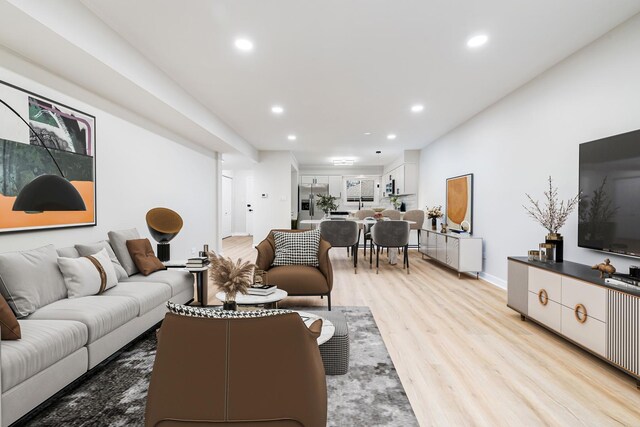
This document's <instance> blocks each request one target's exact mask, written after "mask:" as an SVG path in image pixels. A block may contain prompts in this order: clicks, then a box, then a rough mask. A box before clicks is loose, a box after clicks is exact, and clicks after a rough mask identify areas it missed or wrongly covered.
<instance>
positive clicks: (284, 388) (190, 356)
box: [145, 313, 327, 427]
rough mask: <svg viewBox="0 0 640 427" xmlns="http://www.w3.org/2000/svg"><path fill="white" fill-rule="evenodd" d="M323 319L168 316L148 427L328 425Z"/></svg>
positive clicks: (152, 385) (293, 315) (153, 377)
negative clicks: (306, 321) (320, 339)
mask: <svg viewBox="0 0 640 427" xmlns="http://www.w3.org/2000/svg"><path fill="white" fill-rule="evenodd" d="M321 328H322V321H321V320H320V321H316V322H314V323H313V324H312V325H311V326H310V327H309V328H307V327H306V326H305V324H304V323H303V322H302V319H301V318H300V316H299V315H298V314H297V313H287V314H280V315H275V316H268V317H257V318H235V319H211V318H202V317H190V316H182V315H178V314H173V313H167V315H166V316H165V319H164V322H163V323H162V328H161V329H160V331H159V334H158V351H157V353H156V359H155V363H154V365H153V372H152V374H151V382H150V384H149V394H148V397H147V408H146V414H145V425H146V426H147V427H187V426H193V427H204V426H233V427H263V426H264V427H268V426H272V427H280V426H282V427H321V426H322V427H324V426H325V425H326V423H327V384H326V377H325V372H324V366H323V364H322V358H321V356H320V351H319V349H318V343H317V338H318V336H319V335H320V330H321Z"/></svg>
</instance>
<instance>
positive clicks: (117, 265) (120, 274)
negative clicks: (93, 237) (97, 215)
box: [60, 240, 129, 281]
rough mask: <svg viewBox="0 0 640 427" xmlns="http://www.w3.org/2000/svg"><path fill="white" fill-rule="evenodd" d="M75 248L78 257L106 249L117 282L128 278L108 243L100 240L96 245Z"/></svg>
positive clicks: (83, 245)
mask: <svg viewBox="0 0 640 427" xmlns="http://www.w3.org/2000/svg"><path fill="white" fill-rule="evenodd" d="M75 248H76V250H77V251H78V254H80V256H87V255H92V254H95V253H98V252H100V250H101V249H106V250H107V253H108V254H109V259H111V262H112V263H113V268H114V269H115V270H116V275H117V276H118V281H120V280H122V279H125V278H127V277H129V275H128V274H127V272H126V271H124V268H122V264H120V261H118V257H117V256H116V253H115V252H114V251H113V248H112V247H111V245H110V244H109V242H107V241H106V240H101V241H99V242H96V243H86V244H77V245H76V246H75ZM60 256H63V255H60Z"/></svg>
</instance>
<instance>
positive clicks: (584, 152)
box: [578, 130, 640, 257]
mask: <svg viewBox="0 0 640 427" xmlns="http://www.w3.org/2000/svg"><path fill="white" fill-rule="evenodd" d="M580 190H581V191H582V199H581V201H580V205H579V208H578V217H579V220H578V246H580V247H583V248H589V249H597V250H601V251H606V252H613V253H618V254H623V255H630V256H636V257H640V130H637V131H633V132H628V133H624V134H620V135H615V136H611V137H609V138H604V139H599V140H596V141H592V142H587V143H584V144H580Z"/></svg>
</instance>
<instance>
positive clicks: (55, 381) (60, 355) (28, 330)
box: [0, 247, 194, 426]
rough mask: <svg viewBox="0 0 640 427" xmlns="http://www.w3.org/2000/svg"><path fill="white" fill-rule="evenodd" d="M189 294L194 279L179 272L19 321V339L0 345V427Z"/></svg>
mask: <svg viewBox="0 0 640 427" xmlns="http://www.w3.org/2000/svg"><path fill="white" fill-rule="evenodd" d="M57 251H58V254H59V255H60V256H65V257H78V256H80V254H79V253H78V252H77V251H76V249H75V247H67V248H61V249H58V250H57ZM34 268H37V266H34ZM193 288H194V280H193V275H192V274H191V273H189V272H187V271H184V270H164V271H157V272H155V273H152V274H150V275H149V276H146V277H145V276H142V275H141V274H134V275H132V276H130V277H128V278H124V279H122V280H121V281H119V282H118V285H117V286H115V287H113V288H111V289H108V290H107V291H106V292H104V293H103V294H101V295H95V296H86V297H80V298H73V299H68V298H63V299H60V300H57V301H55V302H53V303H50V304H47V305H45V306H43V307H40V308H38V309H37V310H36V311H35V312H34V313H32V314H30V315H29V316H27V317H24V318H22V319H19V320H18V321H19V323H20V328H21V330H22V339H20V340H16V341H2V343H1V344H0V380H1V384H2V398H1V402H0V415H1V419H2V426H8V425H9V424H11V423H13V422H15V421H17V420H18V419H20V418H21V417H22V416H24V415H25V414H27V413H28V412H29V411H31V410H32V409H34V408H35V407H36V406H38V405H39V404H41V403H42V402H44V401H45V400H47V399H48V398H49V397H51V396H52V395H54V394H55V393H56V392H58V391H59V390H61V389H62V388H64V387H65V386H67V385H68V384H70V383H71V382H73V381H74V380H76V379H77V378H79V377H80V376H82V375H83V374H85V373H86V372H87V371H88V370H90V369H92V368H94V367H95V366H96V365H98V364H100V362H102V361H104V360H105V359H107V358H108V357H109V356H110V355H112V354H113V353H114V352H116V351H117V350H119V349H121V348H122V347H123V346H125V345H126V344H128V343H129V342H131V341H132V340H133V339H135V338H136V337H138V336H139V335H140V334H142V333H143V332H145V331H147V330H148V329H149V328H151V327H152V326H153V325H155V324H156V323H158V322H160V321H161V320H162V319H163V318H164V315H165V312H166V303H167V301H173V302H176V303H180V304H184V303H185V302H187V301H189V300H191V299H192V298H193V292H194V289H193Z"/></svg>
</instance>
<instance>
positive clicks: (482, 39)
mask: <svg viewBox="0 0 640 427" xmlns="http://www.w3.org/2000/svg"><path fill="white" fill-rule="evenodd" d="M488 41H489V36H488V35H486V34H478V35H477V36H473V37H471V38H470V39H469V40H467V46H468V47H470V48H476V47H480V46H483V45H484V44H486V43H487V42H488Z"/></svg>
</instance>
